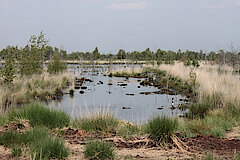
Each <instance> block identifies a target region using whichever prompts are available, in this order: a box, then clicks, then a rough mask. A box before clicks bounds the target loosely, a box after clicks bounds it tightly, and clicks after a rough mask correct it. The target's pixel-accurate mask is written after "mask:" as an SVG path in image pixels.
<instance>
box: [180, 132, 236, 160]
mask: <svg viewBox="0 0 240 160" xmlns="http://www.w3.org/2000/svg"><path fill="white" fill-rule="evenodd" d="M182 141H183V142H184V143H185V144H186V145H187V146H188V147H190V148H191V149H192V150H196V151H199V152H202V151H206V152H209V153H213V154H217V155H218V156H220V157H221V158H225V159H232V158H233V156H234V155H236V154H237V153H239V152H240V139H227V138H219V137H214V136H212V135H198V136H196V137H193V138H183V139H182Z"/></svg>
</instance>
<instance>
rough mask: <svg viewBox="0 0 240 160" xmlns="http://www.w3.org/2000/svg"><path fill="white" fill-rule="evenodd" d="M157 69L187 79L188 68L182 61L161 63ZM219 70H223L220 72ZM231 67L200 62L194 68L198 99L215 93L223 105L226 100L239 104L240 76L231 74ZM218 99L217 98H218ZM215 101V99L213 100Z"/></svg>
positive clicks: (188, 78)
mask: <svg viewBox="0 0 240 160" xmlns="http://www.w3.org/2000/svg"><path fill="white" fill-rule="evenodd" d="M159 69H161V70H165V71H167V73H168V74H171V75H173V76H177V77H179V78H180V79H183V80H185V81H189V80H190V77H189V73H190V68H189V67H186V66H184V64H183V63H175V64H174V65H165V64H162V65H161V66H160V67H159ZM219 70H224V72H220V71H219ZM232 71H233V69H232V68H230V67H229V66H222V67H220V66H218V65H209V64H203V63H202V64H201V65H200V67H199V68H197V69H195V72H196V74H197V79H196V81H197V83H198V84H199V85H200V87H199V88H198V91H199V99H200V101H201V100H204V99H205V98H206V95H207V96H212V98H215V97H214V95H215V94H216V93H217V94H219V95H221V101H222V103H223V106H224V105H225V104H226V103H228V102H235V103H237V104H238V105H240V92H239V90H240V77H239V76H235V75H233V74H232ZM218 100H219V99H218ZM215 101H217V100H215Z"/></svg>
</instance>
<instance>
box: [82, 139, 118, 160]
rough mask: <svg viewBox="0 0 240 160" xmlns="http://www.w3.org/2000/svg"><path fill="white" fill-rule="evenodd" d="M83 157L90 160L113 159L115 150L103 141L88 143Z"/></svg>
mask: <svg viewBox="0 0 240 160" xmlns="http://www.w3.org/2000/svg"><path fill="white" fill-rule="evenodd" d="M84 155H85V156H86V157H87V158H89V159H90V160H105V159H114V157H115V148H114V147H113V146H112V145H111V144H108V143H106V142H103V141H90V142H88V143H87V144H86V145H85V147H84Z"/></svg>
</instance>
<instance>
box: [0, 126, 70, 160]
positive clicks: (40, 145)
mask: <svg viewBox="0 0 240 160" xmlns="http://www.w3.org/2000/svg"><path fill="white" fill-rule="evenodd" d="M0 144H3V145H5V146H6V147H11V148H12V150H13V154H15V155H16V156H20V155H21V154H22V151H21V148H29V149H30V153H31V155H32V157H33V158H34V159H53V158H54V159H56V158H57V159H63V158H66V157H67V156H68V155H69V149H68V148H66V147H65V146H64V143H63V142H62V141H61V140H60V139H58V138H54V137H53V136H51V134H50V132H49V131H48V130H47V129H46V128H42V127H35V128H33V129H32V130H30V131H26V132H23V133H20V132H14V131H7V132H5V133H3V134H1V135H0Z"/></svg>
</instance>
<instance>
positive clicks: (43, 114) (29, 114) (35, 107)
mask: <svg viewBox="0 0 240 160" xmlns="http://www.w3.org/2000/svg"><path fill="white" fill-rule="evenodd" d="M8 117H9V120H10V121H12V120H15V119H16V118H21V119H28V120H30V124H31V125H32V126H38V125H40V126H46V127H48V128H57V127H59V128H61V127H64V126H68V125H69V123H70V116H69V115H67V114H66V113H64V112H62V111H57V110H51V109H50V108H48V107H47V106H45V105H44V104H41V103H33V104H30V105H27V106H25V107H23V108H20V109H15V110H14V111H13V112H11V113H10V114H9V116H8Z"/></svg>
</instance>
